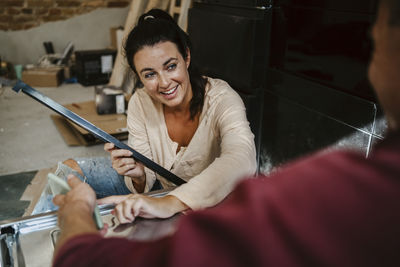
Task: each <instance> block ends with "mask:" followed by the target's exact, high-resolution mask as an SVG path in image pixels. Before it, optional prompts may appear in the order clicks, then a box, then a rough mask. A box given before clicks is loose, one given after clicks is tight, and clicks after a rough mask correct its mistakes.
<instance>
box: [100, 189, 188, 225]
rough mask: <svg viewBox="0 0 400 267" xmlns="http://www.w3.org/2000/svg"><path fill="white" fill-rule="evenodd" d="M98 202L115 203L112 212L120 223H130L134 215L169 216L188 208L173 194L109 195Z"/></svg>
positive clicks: (146, 216)
mask: <svg viewBox="0 0 400 267" xmlns="http://www.w3.org/2000/svg"><path fill="white" fill-rule="evenodd" d="M98 203H99V204H115V205H116V206H115V209H114V211H113V214H114V215H115V216H116V217H117V219H118V221H119V222H120V223H131V222H133V221H134V220H135V218H136V217H142V218H169V217H171V216H173V215H174V214H176V213H178V212H181V211H184V210H186V209H188V206H186V205H185V204H184V203H183V202H181V201H180V200H179V199H178V198H176V197H175V196H164V197H160V198H155V197H148V196H144V195H139V194H131V195H125V196H111V197H106V198H102V199H99V200H98Z"/></svg>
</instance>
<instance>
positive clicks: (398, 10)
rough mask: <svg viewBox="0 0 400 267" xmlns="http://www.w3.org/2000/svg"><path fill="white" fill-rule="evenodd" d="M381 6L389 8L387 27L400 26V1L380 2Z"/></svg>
mask: <svg viewBox="0 0 400 267" xmlns="http://www.w3.org/2000/svg"><path fill="white" fill-rule="evenodd" d="M381 1H382V4H383V5H385V6H386V7H387V8H389V12H390V13H389V14H390V15H389V16H390V17H389V25H390V26H400V1H399V0H381Z"/></svg>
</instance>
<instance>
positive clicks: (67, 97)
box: [0, 84, 106, 175]
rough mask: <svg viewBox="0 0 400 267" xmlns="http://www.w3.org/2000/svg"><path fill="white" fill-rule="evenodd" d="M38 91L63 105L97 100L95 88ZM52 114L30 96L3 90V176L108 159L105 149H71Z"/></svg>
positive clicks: (0, 109) (0, 121) (0, 134)
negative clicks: (65, 162) (70, 162)
mask: <svg viewBox="0 0 400 267" xmlns="http://www.w3.org/2000/svg"><path fill="white" fill-rule="evenodd" d="M36 89H37V90H38V91H40V92H42V93H43V94H45V95H47V96H48V97H50V98H52V99H53V100H55V101H57V102H59V103H60V104H69V103H74V102H82V101H88V100H94V86H88V87H84V86H82V85H80V84H62V85H61V86H59V87H56V88H43V87H38V88H36ZM50 114H54V112H53V111H52V110H50V109H49V108H47V107H45V106H43V105H42V104H40V103H39V102H37V101H36V100H34V99H32V98H30V97H29V96H27V95H25V94H23V93H21V92H20V93H18V94H17V93H15V92H14V91H12V90H11V87H3V88H0V175H4V174H13V173H18V172H25V171H32V170H39V169H43V168H51V167H53V166H54V165H55V164H57V162H58V161H62V160H65V159H67V158H71V157H86V156H101V155H106V154H105V153H106V152H104V151H103V146H102V145H95V146H89V147H85V146H76V147H70V146H67V144H66V143H65V142H64V140H63V139H62V137H61V135H60V134H59V132H58V131H57V129H56V127H55V126H54V124H53V121H52V120H51V119H50Z"/></svg>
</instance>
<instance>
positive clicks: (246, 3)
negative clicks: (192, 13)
mask: <svg viewBox="0 0 400 267" xmlns="http://www.w3.org/2000/svg"><path fill="white" fill-rule="evenodd" d="M194 2H198V3H205V4H214V5H225V6H240V7H259V8H263V7H269V6H271V4H272V0H195V1H194Z"/></svg>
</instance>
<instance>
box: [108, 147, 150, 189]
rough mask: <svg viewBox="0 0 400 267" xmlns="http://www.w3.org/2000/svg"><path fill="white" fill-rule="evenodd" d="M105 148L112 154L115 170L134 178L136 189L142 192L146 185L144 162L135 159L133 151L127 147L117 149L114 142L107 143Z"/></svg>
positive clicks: (133, 182)
mask: <svg viewBox="0 0 400 267" xmlns="http://www.w3.org/2000/svg"><path fill="white" fill-rule="evenodd" d="M104 150H105V151H107V152H109V153H110V154H111V162H112V167H113V168H114V170H116V171H117V173H118V174H119V175H123V176H129V177H131V178H132V184H133V186H134V187H135V189H136V191H137V192H139V193H142V192H143V191H144V188H145V185H146V175H145V172H144V166H143V164H142V163H140V162H137V161H135V160H134V159H133V158H132V157H131V156H132V152H131V151H129V150H126V149H117V148H115V146H114V144H113V143H106V144H105V145H104Z"/></svg>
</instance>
